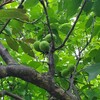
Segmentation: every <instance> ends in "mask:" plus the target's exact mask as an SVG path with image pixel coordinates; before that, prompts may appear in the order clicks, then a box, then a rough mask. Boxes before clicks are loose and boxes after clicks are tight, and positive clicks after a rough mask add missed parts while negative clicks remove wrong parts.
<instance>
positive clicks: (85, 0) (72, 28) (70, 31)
mask: <svg viewBox="0 0 100 100" xmlns="http://www.w3.org/2000/svg"><path fill="white" fill-rule="evenodd" d="M86 2H87V0H84V2H83V4H82V7H81V9H80V11H79V13H78V15H77V17H76V20H75V22H74V24H73V26H72V27H71V29H70V30H69V32H68V34H67V36H66V38H65V40H64V41H63V43H62V44H61V45H60V46H59V47H57V48H55V50H59V49H60V48H62V47H63V46H64V45H65V43H66V42H67V40H68V39H69V37H70V35H71V33H72V31H73V30H74V28H75V26H76V23H77V21H78V19H79V17H80V15H81V13H82V10H83V8H84V6H85V4H86Z"/></svg>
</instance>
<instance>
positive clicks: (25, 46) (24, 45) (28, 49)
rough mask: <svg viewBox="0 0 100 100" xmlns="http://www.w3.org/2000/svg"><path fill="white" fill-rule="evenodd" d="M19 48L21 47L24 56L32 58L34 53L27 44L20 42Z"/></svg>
mask: <svg viewBox="0 0 100 100" xmlns="http://www.w3.org/2000/svg"><path fill="white" fill-rule="evenodd" d="M20 46H21V48H22V50H23V51H24V52H25V53H26V54H28V55H29V56H31V57H34V52H33V50H32V48H31V47H30V46H29V45H28V44H26V43H24V42H20Z"/></svg>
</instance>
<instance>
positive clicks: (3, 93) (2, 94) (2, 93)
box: [0, 90, 24, 100]
mask: <svg viewBox="0 0 100 100" xmlns="http://www.w3.org/2000/svg"><path fill="white" fill-rule="evenodd" d="M4 95H7V96H10V97H12V98H14V99H16V100H24V99H22V98H21V97H19V96H18V95H15V94H13V93H10V92H8V91H5V90H3V91H1V92H0V96H4Z"/></svg>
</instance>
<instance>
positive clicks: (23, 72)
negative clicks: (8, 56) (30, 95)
mask: <svg viewBox="0 0 100 100" xmlns="http://www.w3.org/2000/svg"><path fill="white" fill-rule="evenodd" d="M10 76H12V77H17V78H20V79H22V80H24V81H26V82H30V83H32V84H34V85H36V86H38V87H40V88H42V89H45V90H46V91H48V92H49V93H50V94H51V95H52V96H54V97H56V98H58V99H60V100H76V98H75V97H74V96H69V95H68V94H67V93H65V91H64V90H63V89H61V88H60V87H58V86H56V85H54V86H55V87H52V86H51V85H50V83H49V81H48V80H49V79H48V78H49V76H48V75H44V74H43V75H41V74H40V73H38V72H37V71H35V70H34V69H32V68H30V67H29V66H24V65H8V66H0V78H5V77H10ZM73 98H74V99H73Z"/></svg>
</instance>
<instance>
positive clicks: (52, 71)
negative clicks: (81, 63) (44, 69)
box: [39, 0, 55, 78]
mask: <svg viewBox="0 0 100 100" xmlns="http://www.w3.org/2000/svg"><path fill="white" fill-rule="evenodd" d="M39 1H40V3H41V4H42V6H43V8H44V11H45V15H46V20H47V26H48V29H49V33H50V34H51V43H50V50H49V54H48V60H49V74H51V76H52V78H53V77H54V74H55V66H54V55H53V53H54V48H55V47H54V38H53V33H52V29H51V26H50V21H49V17H48V12H47V8H46V6H45V2H44V0H39ZM46 2H47V1H46Z"/></svg>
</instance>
